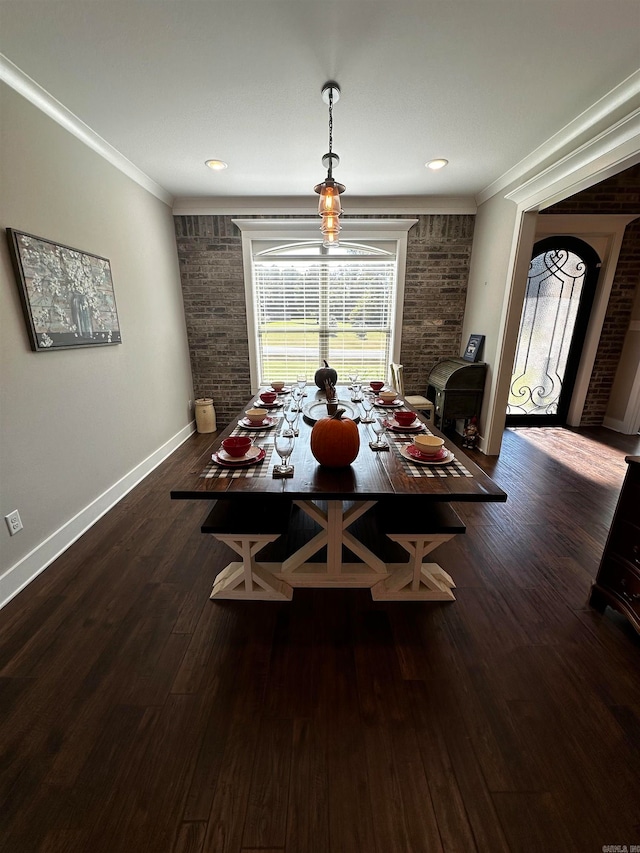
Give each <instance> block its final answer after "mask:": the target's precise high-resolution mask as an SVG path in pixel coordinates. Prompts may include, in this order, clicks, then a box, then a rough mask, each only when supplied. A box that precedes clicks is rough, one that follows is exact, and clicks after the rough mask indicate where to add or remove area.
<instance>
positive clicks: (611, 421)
mask: <svg viewBox="0 0 640 853" xmlns="http://www.w3.org/2000/svg"><path fill="white" fill-rule="evenodd" d="M602 426H603V427H606V428H607V429H612V430H613V431H614V432H621V433H624V432H625V425H624V421H619V420H618V419H617V418H605V419H604V420H603V421H602Z"/></svg>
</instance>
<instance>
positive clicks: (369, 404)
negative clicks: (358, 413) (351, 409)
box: [361, 394, 373, 424]
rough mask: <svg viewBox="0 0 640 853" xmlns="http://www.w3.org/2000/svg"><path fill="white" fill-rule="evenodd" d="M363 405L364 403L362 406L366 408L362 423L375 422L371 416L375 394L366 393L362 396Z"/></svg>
mask: <svg viewBox="0 0 640 853" xmlns="http://www.w3.org/2000/svg"><path fill="white" fill-rule="evenodd" d="M361 405H362V408H363V409H364V418H362V421H361V423H363V424H371V423H373V418H372V417H371V412H372V411H373V395H372V394H365V395H364V396H363V398H362V402H361Z"/></svg>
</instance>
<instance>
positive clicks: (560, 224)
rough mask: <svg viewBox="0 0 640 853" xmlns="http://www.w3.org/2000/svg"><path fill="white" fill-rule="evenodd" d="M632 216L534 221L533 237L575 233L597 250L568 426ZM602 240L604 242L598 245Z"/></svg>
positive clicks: (578, 404)
mask: <svg viewBox="0 0 640 853" xmlns="http://www.w3.org/2000/svg"><path fill="white" fill-rule="evenodd" d="M636 218H637V217H636V216H629V215H627V214H612V215H611V216H608V215H607V214H581V213H566V214H558V215H557V216H556V215H554V214H551V213H550V214H541V215H540V216H538V219H537V223H536V235H535V241H536V242H537V241H538V240H540V239H542V238H544V237H553V236H556V235H558V236H559V235H562V234H566V235H570V236H572V237H579V238H580V239H581V240H584V242H585V243H588V244H589V245H590V246H591V247H592V249H593V250H594V251H595V252H597V253H598V255H599V257H600V261H601V267H600V274H599V276H598V283H597V285H596V293H595V296H594V300H593V306H592V308H591V314H590V317H589V324H588V326H587V331H586V334H585V338H584V344H583V347H582V355H581V357H580V364H579V366H578V373H577V375H576V380H575V384H574V387H573V394H572V397H571V402H570V404H569V410H568V412H567V423H568V424H569V426H574V427H578V426H580V421H581V420H582V413H583V411H584V405H585V402H586V400H587V393H588V391H589V383H590V382H591V374H592V373H593V366H594V364H595V361H596V355H597V353H598V344H599V343H600V337H601V336H602V327H603V326H604V321H605V317H606V314H607V307H608V305H609V299H610V297H611V289H612V288H613V281H614V278H615V274H616V269H617V267H618V258H619V256H620V249H621V247H622V240H623V238H624V231H625V228H626V227H627V225H628V224H629V223H630V222H633V220H634V219H636ZM602 244H604V246H603V245H602Z"/></svg>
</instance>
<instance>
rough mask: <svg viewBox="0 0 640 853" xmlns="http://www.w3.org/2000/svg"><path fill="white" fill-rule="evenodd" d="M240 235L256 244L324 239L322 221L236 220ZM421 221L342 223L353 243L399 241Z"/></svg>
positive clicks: (348, 221)
mask: <svg viewBox="0 0 640 853" xmlns="http://www.w3.org/2000/svg"><path fill="white" fill-rule="evenodd" d="M231 221H232V222H233V224H234V225H236V226H237V227H238V228H239V229H240V231H242V233H243V234H244V233H245V232H246V233H248V234H250V235H251V239H252V240H280V239H283V240H285V239H286V238H287V237H290V236H291V235H292V234H295V236H296V238H301V237H305V238H308V239H309V240H319V239H320V236H319V235H320V220H319V219H317V218H316V219H232V220H231ZM417 222H418V220H417V219H341V220H340V224H341V225H342V232H341V233H342V235H343V236H346V235H347V234H348V235H349V239H350V240H357V239H358V238H364V237H371V235H372V234H375V236H376V237H377V238H378V239H380V240H396V239H397V238H398V232H407V231H409V229H410V228H412V227H413V226H414V225H415V224H416V223H417Z"/></svg>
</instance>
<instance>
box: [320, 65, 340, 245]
mask: <svg viewBox="0 0 640 853" xmlns="http://www.w3.org/2000/svg"><path fill="white" fill-rule="evenodd" d="M322 100H323V101H324V102H325V103H326V104H328V105H329V151H328V152H327V154H325V155H324V157H323V158H322V165H323V166H324V167H325V169H326V170H327V177H326V178H325V179H324V181H323V182H322V183H321V184H318V185H317V186H315V187H314V190H315V192H317V193H319V195H320V201H319V202H318V213H319V214H320V216H321V217H322V223H321V225H320V231H321V232H322V236H323V241H322V244H323V246H326V247H329V246H337V245H339V242H338V235H339V234H340V214H341V213H342V205H341V204H340V194H341V193H343V192H344V191H345V189H346V187H345V186H344V184H339V183H338V182H337V181H335V180H334V179H333V170H334V169H335V168H336V167H337V165H338V163H339V162H340V158H339V157H338V155H337V154H334V153H333V105H334V104H336V103H337V102H338V101H339V100H340V86H338V84H337V83H336V82H335V81H334V80H330V81H329V82H328V83H325V84H324V86H323V87H322Z"/></svg>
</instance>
